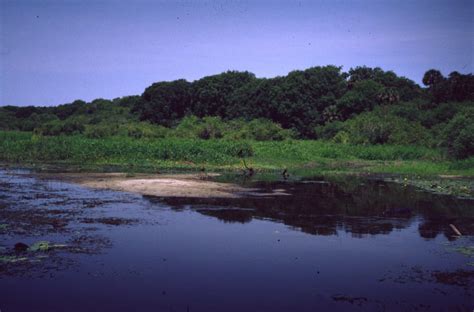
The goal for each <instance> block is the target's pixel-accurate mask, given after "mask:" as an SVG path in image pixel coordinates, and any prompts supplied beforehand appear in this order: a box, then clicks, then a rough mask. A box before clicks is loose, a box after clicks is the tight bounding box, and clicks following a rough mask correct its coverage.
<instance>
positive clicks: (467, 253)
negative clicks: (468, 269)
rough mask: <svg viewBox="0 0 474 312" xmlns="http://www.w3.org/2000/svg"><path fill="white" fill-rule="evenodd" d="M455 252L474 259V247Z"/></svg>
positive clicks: (466, 247)
mask: <svg viewBox="0 0 474 312" xmlns="http://www.w3.org/2000/svg"><path fill="white" fill-rule="evenodd" d="M454 250H455V251H457V252H459V253H461V254H463V255H465V256H468V257H474V246H465V247H458V248H456V249H454Z"/></svg>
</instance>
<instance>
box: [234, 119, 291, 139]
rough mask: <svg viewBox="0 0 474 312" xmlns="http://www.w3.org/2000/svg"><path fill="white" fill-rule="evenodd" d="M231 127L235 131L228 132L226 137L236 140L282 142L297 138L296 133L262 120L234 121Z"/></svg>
mask: <svg viewBox="0 0 474 312" xmlns="http://www.w3.org/2000/svg"><path fill="white" fill-rule="evenodd" d="M231 127H232V128H233V130H230V131H229V132H227V133H226V134H225V137H226V138H230V139H234V140H256V141H281V140H287V139H291V138H295V137H296V135H295V133H294V131H292V130H287V129H283V128H282V127H281V126H280V125H279V124H277V123H274V122H271V121H270V120H267V119H262V118H260V119H254V120H252V121H250V122H245V121H242V120H240V121H234V122H233V123H231Z"/></svg>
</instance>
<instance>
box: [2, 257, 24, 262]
mask: <svg viewBox="0 0 474 312" xmlns="http://www.w3.org/2000/svg"><path fill="white" fill-rule="evenodd" d="M27 260H28V258H27V257H16V256H0V262H3V263H16V262H21V261H27Z"/></svg>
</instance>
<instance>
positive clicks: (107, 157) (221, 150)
mask: <svg viewBox="0 0 474 312" xmlns="http://www.w3.org/2000/svg"><path fill="white" fill-rule="evenodd" d="M242 158H245V160H246V162H247V164H249V166H252V167H253V168H255V169H257V170H263V171H265V170H267V171H268V170H281V169H282V168H288V169H292V170H293V171H295V172H296V171H298V172H301V174H303V175H305V174H306V175H309V174H317V173H324V172H339V171H340V172H379V173H399V174H424V175H435V174H460V175H474V169H473V168H472V166H471V164H472V160H466V161H463V162H452V161H449V160H448V159H446V158H445V157H444V155H443V153H442V152H441V151H440V150H437V149H433V148H427V147H421V146H392V145H349V144H337V143H330V142H324V141H314V140H285V141H252V140H223V139H211V140H200V139H194V140H193V139H185V138H160V139H152V138H141V139H135V138H130V137H122V136H114V137H107V138H101V139H94V138H88V137H86V136H83V135H73V136H38V135H34V134H32V133H31V132H13V131H0V161H2V162H4V163H14V164H26V163H36V164H42V163H49V164H67V165H77V166H82V167H88V166H89V167H91V168H92V167H94V166H122V167H128V168H135V169H133V170H131V172H133V171H141V170H143V171H150V170H158V169H160V170H162V169H200V168H202V167H205V168H209V169H212V170H235V169H240V168H241V167H242Z"/></svg>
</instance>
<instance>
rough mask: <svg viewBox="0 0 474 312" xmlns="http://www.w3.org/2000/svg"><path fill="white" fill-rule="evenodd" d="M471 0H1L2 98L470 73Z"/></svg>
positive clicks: (44, 99) (15, 100)
mask: <svg viewBox="0 0 474 312" xmlns="http://www.w3.org/2000/svg"><path fill="white" fill-rule="evenodd" d="M473 16H474V1H470V0H467V1H460V0H459V1H458V0H446V1H436V0H428V1H416V0H407V1H402V0H398V1H382V0H380V1H375V0H373V1H371V0H364V1H350V0H346V1H335V0H328V1H316V0H314V1H235V0H228V1H192V0H183V1H131V0H123V1H119V0H109V1H39V0H38V1H21V0H14V1H7V0H0V20H1V23H0V25H1V26H0V27H1V29H0V34H1V35H0V45H1V47H0V69H1V72H0V73H1V76H0V105H56V104H61V103H67V102H71V101H73V100H75V99H83V100H86V101H90V100H92V99H94V98H99V97H102V98H115V97H119V96H124V95H133V94H141V93H142V92H143V90H144V89H145V87H147V86H149V85H150V84H151V83H153V82H156V81H162V80H174V79H178V78H185V79H187V80H195V79H198V78H200V77H203V76H206V75H211V74H217V73H220V72H222V71H225V70H248V71H251V72H253V73H255V74H256V75H257V76H258V77H273V76H276V75H285V74H286V73H287V72H289V71H291V70H293V69H305V68H308V67H311V66H317V65H328V64H334V65H340V66H343V68H344V70H348V69H349V68H350V67H353V66H357V65H367V66H380V67H382V68H383V69H385V70H394V71H395V72H396V73H397V74H399V75H402V76H406V77H408V78H411V79H413V80H415V81H416V82H418V83H420V81H421V77H422V75H423V73H424V72H425V71H426V70H427V69H430V68H437V69H440V70H441V71H442V72H443V74H445V75H447V74H449V73H450V72H451V71H453V70H458V71H460V72H462V73H470V72H473V71H474V61H473V58H474V52H473V49H474V47H473V45H474V42H473V38H474V24H473Z"/></svg>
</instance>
